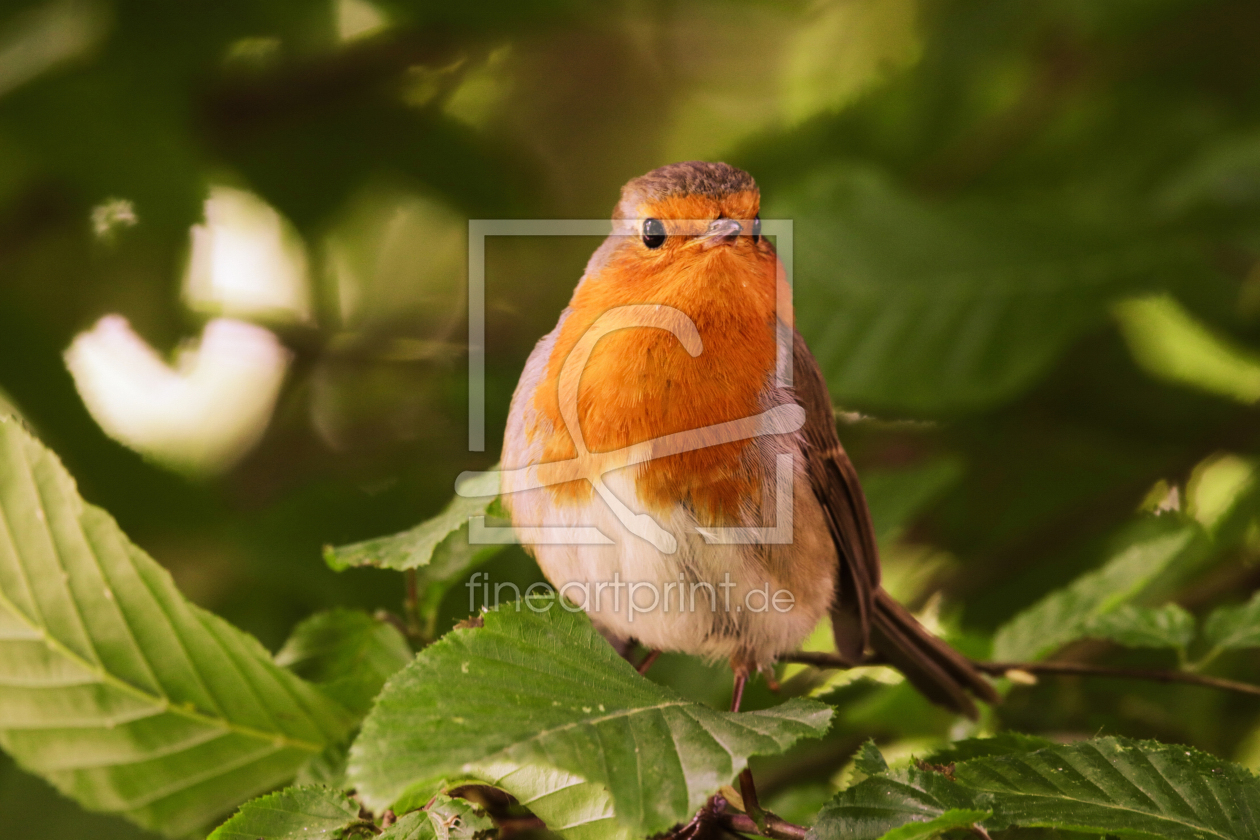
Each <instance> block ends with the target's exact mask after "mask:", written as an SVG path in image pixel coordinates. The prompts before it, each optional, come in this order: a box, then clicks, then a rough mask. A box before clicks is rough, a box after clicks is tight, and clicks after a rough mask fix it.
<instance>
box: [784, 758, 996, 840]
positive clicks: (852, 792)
mask: <svg viewBox="0 0 1260 840" xmlns="http://www.w3.org/2000/svg"><path fill="white" fill-rule="evenodd" d="M973 806H974V802H973V799H972V797H971V795H970V793H969V792H968V791H966V790H963V789H960V788H959V787H958V786H957V785H956V784H955V783H954V782H952V781H950V780H949V779H948V778H946V776H945V775H944V774H943V773H939V772H937V771H935V770H921V769H919V768H917V767H910V768H907V769H904V770H898V771H896V772H893V773H889V774H887V775H877V776H871V777H870V778H868V779H865V780H863V781H861V782H858V783H857V784H856V785H853V786H852V787H850V788H848V789H846V790H842V791H840V792H839V793H837V794H836V795H835V796H834V797H832V799H831V801H830V802H828V803H827V805H826V806H825V807H824V808H823V809H822V811H821V812H820V813H819V814H818V822H817V824H815V826H814V828H813V829H812V830H811V831H810V833H809V837H810V840H875V838H877V837H884V836H885V835H887V834H888V833H889V832H891V831H894V830H896V829H899V828H901V827H902V826H908V825H913V826H918V825H922V824H928V825H930V824H932V823H933V822H934V821H935V820H938V819H940V818H941V817H943V816H944V815H945V814H946V813H948V812H950V811H958V810H962V811H964V812H967V813H969V814H970V813H971V812H973V811H975V810H977V809H975V808H974V807H973ZM983 816H985V814H984V813H981V815H980V817H979V818H983ZM950 819H951V820H952V819H953V818H952V817H951V818H950ZM968 819H969V821H970V822H974V821H975V819H974V818H971V817H970V816H969V817H968ZM969 824H970V823H969ZM917 830H918V829H917V828H915V829H913V831H917ZM940 830H944V829H940ZM913 831H912V833H911V835H910V836H915V837H919V836H930V832H929V834H927V835H921V834H916V833H913Z"/></svg>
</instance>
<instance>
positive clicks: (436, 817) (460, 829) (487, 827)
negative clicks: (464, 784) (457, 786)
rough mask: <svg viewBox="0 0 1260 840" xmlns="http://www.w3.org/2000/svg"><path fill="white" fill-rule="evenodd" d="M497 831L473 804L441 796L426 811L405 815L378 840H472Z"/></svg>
mask: <svg viewBox="0 0 1260 840" xmlns="http://www.w3.org/2000/svg"><path fill="white" fill-rule="evenodd" d="M494 831H495V827H494V823H493V822H492V821H491V820H490V818H489V817H487V816H486V815H485V814H483V813H481V812H480V811H479V810H477V808H475V807H474V806H473V805H472V804H471V803H469V802H466V801H464V800H463V799H452V798H451V797H449V796H441V795H439V796H437V797H435V798H434V800H433V802H432V803H430V804H429V806H428V807H427V808H425V809H424V810H422V811H412V812H411V813H409V814H403V815H402V816H401V817H399V818H398V822H396V823H394V824H393V825H392V826H390V827H389V828H387V829H385V831H383V832H382V833H381V834H380V836H379V837H378V840H473V838H474V837H489V836H491V835H492V834H493V833H494Z"/></svg>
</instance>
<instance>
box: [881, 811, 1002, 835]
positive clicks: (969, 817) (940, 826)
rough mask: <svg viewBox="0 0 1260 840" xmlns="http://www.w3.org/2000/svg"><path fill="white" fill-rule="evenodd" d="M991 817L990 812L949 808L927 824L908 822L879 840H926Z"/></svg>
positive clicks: (968, 826)
mask: <svg viewBox="0 0 1260 840" xmlns="http://www.w3.org/2000/svg"><path fill="white" fill-rule="evenodd" d="M991 816H993V812H992V811H975V810H970V809H967V808H951V809H949V810H948V811H946V812H945V813H943V814H941V815H940V816H939V817H937V818H935V819H931V820H928V821H927V822H908V823H906V824H905V825H903V826H900V827H898V828H894V829H893V830H892V831H889V832H888V833H887V834H885V835H884V836H883V837H882V838H881V840H927V838H930V837H938V836H940V835H941V834H943V833H945V832H946V831H952V830H954V829H956V828H971V827H972V826H974V825H975V824H976V823H978V822H980V821H981V820H983V819H986V818H988V817H991Z"/></svg>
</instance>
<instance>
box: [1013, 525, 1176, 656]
mask: <svg viewBox="0 0 1260 840" xmlns="http://www.w3.org/2000/svg"><path fill="white" fill-rule="evenodd" d="M1194 534H1195V532H1194V529H1193V527H1192V526H1188V525H1182V526H1178V527H1177V528H1175V529H1174V530H1171V531H1166V532H1163V533H1160V534H1157V535H1155V536H1146V537H1144V538H1141V539H1139V540H1137V541H1135V542H1133V543H1132V544H1131V545H1129V546H1127V547H1126V548H1124V549H1123V550H1122V551H1120V552H1119V553H1117V554H1116V555H1115V556H1114V557H1112V558H1111V559H1110V560H1108V561H1107V563H1106V564H1105V565H1104V566H1103V567H1102V568H1100V569H1096V570H1094V571H1092V572H1089V573H1088V574H1084V575H1081V576H1080V577H1079V578H1077V579H1076V580H1074V581H1073V582H1072V583H1071V584H1069V585H1068V586H1066V587H1064V588H1063V589H1059V590H1056V591H1055V592H1051V593H1050V594H1049V595H1047V596H1046V597H1045V598H1042V599H1041V600H1040V601H1038V602H1037V603H1035V604H1033V605H1032V606H1031V607H1029V608H1027V609H1026V610H1024V611H1023V612H1021V613H1019V615H1017V616H1015V617H1014V618H1012V619H1011V620H1010V621H1008V622H1007V623H1006V624H1004V625H1002V627H1000V628H998V631H997V635H996V636H995V637H994V640H993V658H994V659H996V660H998V661H1001V662H1024V661H1029V660H1034V659H1041V658H1042V657H1044V656H1047V655H1049V654H1051V653H1053V652H1054V651H1056V650H1058V649H1059V648H1060V647H1062V646H1063V645H1065V644H1067V643H1068V642H1070V641H1072V640H1074V639H1079V638H1081V637H1082V636H1084V635H1086V633H1087V632H1088V628H1089V626H1090V623H1091V622H1092V621H1094V620H1095V619H1096V618H1098V617H1099V616H1101V615H1104V614H1106V613H1109V612H1111V611H1112V610H1115V609H1116V608H1118V607H1120V606H1121V605H1123V604H1125V603H1127V602H1128V601H1130V600H1132V599H1133V598H1135V597H1137V596H1138V595H1140V594H1141V592H1142V591H1143V590H1144V589H1145V588H1146V587H1147V586H1148V585H1150V584H1151V583H1152V582H1153V581H1154V580H1155V579H1156V578H1158V577H1159V576H1160V574H1161V573H1162V572H1163V571H1164V570H1165V569H1167V568H1168V567H1169V566H1170V565H1171V564H1172V563H1173V561H1174V560H1176V559H1177V557H1178V555H1179V554H1180V553H1181V552H1182V550H1183V549H1185V548H1186V546H1188V545H1189V544H1190V541H1191V540H1192V539H1193V538H1194Z"/></svg>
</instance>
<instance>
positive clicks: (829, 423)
mask: <svg viewBox="0 0 1260 840" xmlns="http://www.w3.org/2000/svg"><path fill="white" fill-rule="evenodd" d="M792 361H793V365H792V370H793V377H794V380H793V383H792V384H793V387H794V390H795V391H796V398H797V401H798V403H799V404H800V405H801V407H802V408H804V409H805V427H804V429H803V432H804V434H805V439H806V446H807V451H806V457H807V458H808V459H809V479H810V485H811V486H812V488H813V490H814V495H815V496H816V497H817V498H818V501H819V502H820V503H821V505H822V508H823V510H824V511H825V512H826V516H827V524H828V527H829V528H830V529H831V536H832V539H833V540H834V541H835V545H836V553H837V555H838V557H839V563H840V568H839V574H837V575H836V596H835V600H834V601H833V602H832V607H831V624H832V629H833V632H834V634H835V640H836V650H837V651H838V652H839V653H840V655H841V656H842V657H844V658H845V659H846V660H848V661H849V662H852V663H854V664H857V663H859V662H861V661H862V660H863V659H864V658H865V653H866V647H867V644H868V643H869V644H870V646H871V647H872V648H874V649H875V652H876V653H877V654H879V656H880V657H881V658H882V659H883V660H884V661H886V662H887V663H889V664H890V665H892V666H893V667H895V668H897V670H899V671H901V672H902V673H903V674H905V675H906V678H907V679H908V680H910V682H911V683H912V684H913V685H914V686H915V688H917V689H919V690H920V691H922V692H923V693H924V695H926V696H927V698H928V699H929V700H931V701H933V702H935V703H940V704H941V705H942V706H946V707H948V708H951V709H953V710H954V711H956V712H960V713H961V714H964V715H967V716H968V717H970V718H975V717H976V715H977V712H976V704H975V703H974V702H972V700H971V698H970V697H969V696H968V694H967V692H971V693H972V694H975V695H976V696H977V697H980V698H982V699H984V700H986V701H988V702H990V703H996V702H997V701H998V695H997V692H996V691H994V690H993V686H992V685H990V684H989V682H988V681H987V680H986V679H985V678H984V677H983V676H981V675H980V673H979V672H978V671H976V669H975V667H974V666H973V665H972V664H971V662H970V661H969V660H968V659H967V658H966V657H965V656H963V655H962V654H960V653H959V652H958V651H956V650H954V649H953V648H951V647H950V646H949V645H947V644H945V642H943V641H941V640H940V639H938V638H936V637H935V636H933V635H932V634H931V633H929V632H928V631H927V629H926V628H925V627H923V625H921V624H919V622H918V621H917V620H916V619H915V617H914V616H913V615H911V614H910V611H909V610H907V609H906V608H905V607H903V606H901V605H900V604H898V603H897V602H896V601H894V600H893V599H892V596H890V595H889V594H888V593H887V592H885V591H883V590H882V589H881V588H880V586H879V549H878V548H877V547H876V545H875V530H874V527H873V526H872V524H871V514H870V510H869V509H868V508H867V506H866V497H865V496H864V495H863V493H862V487H861V485H860V484H859V483H858V477H857V471H856V470H854V468H853V463H852V462H851V461H850V460H849V456H848V455H847V454H845V451H844V447H842V446H841V445H840V438H839V436H838V435H837V434H836V425H835V416H834V413H833V412H832V409H831V396H830V395H829V394H828V393H827V383H826V382H825V381H824V380H823V377H822V372H821V371H820V370H819V369H818V362H817V361H816V360H815V359H814V356H813V354H812V353H810V352H809V348H808V347H806V346H805V340H804V339H803V338H801V336H800V334H799V333H798V334H797V335H796V337H795V342H794V345H793V349H792Z"/></svg>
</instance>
